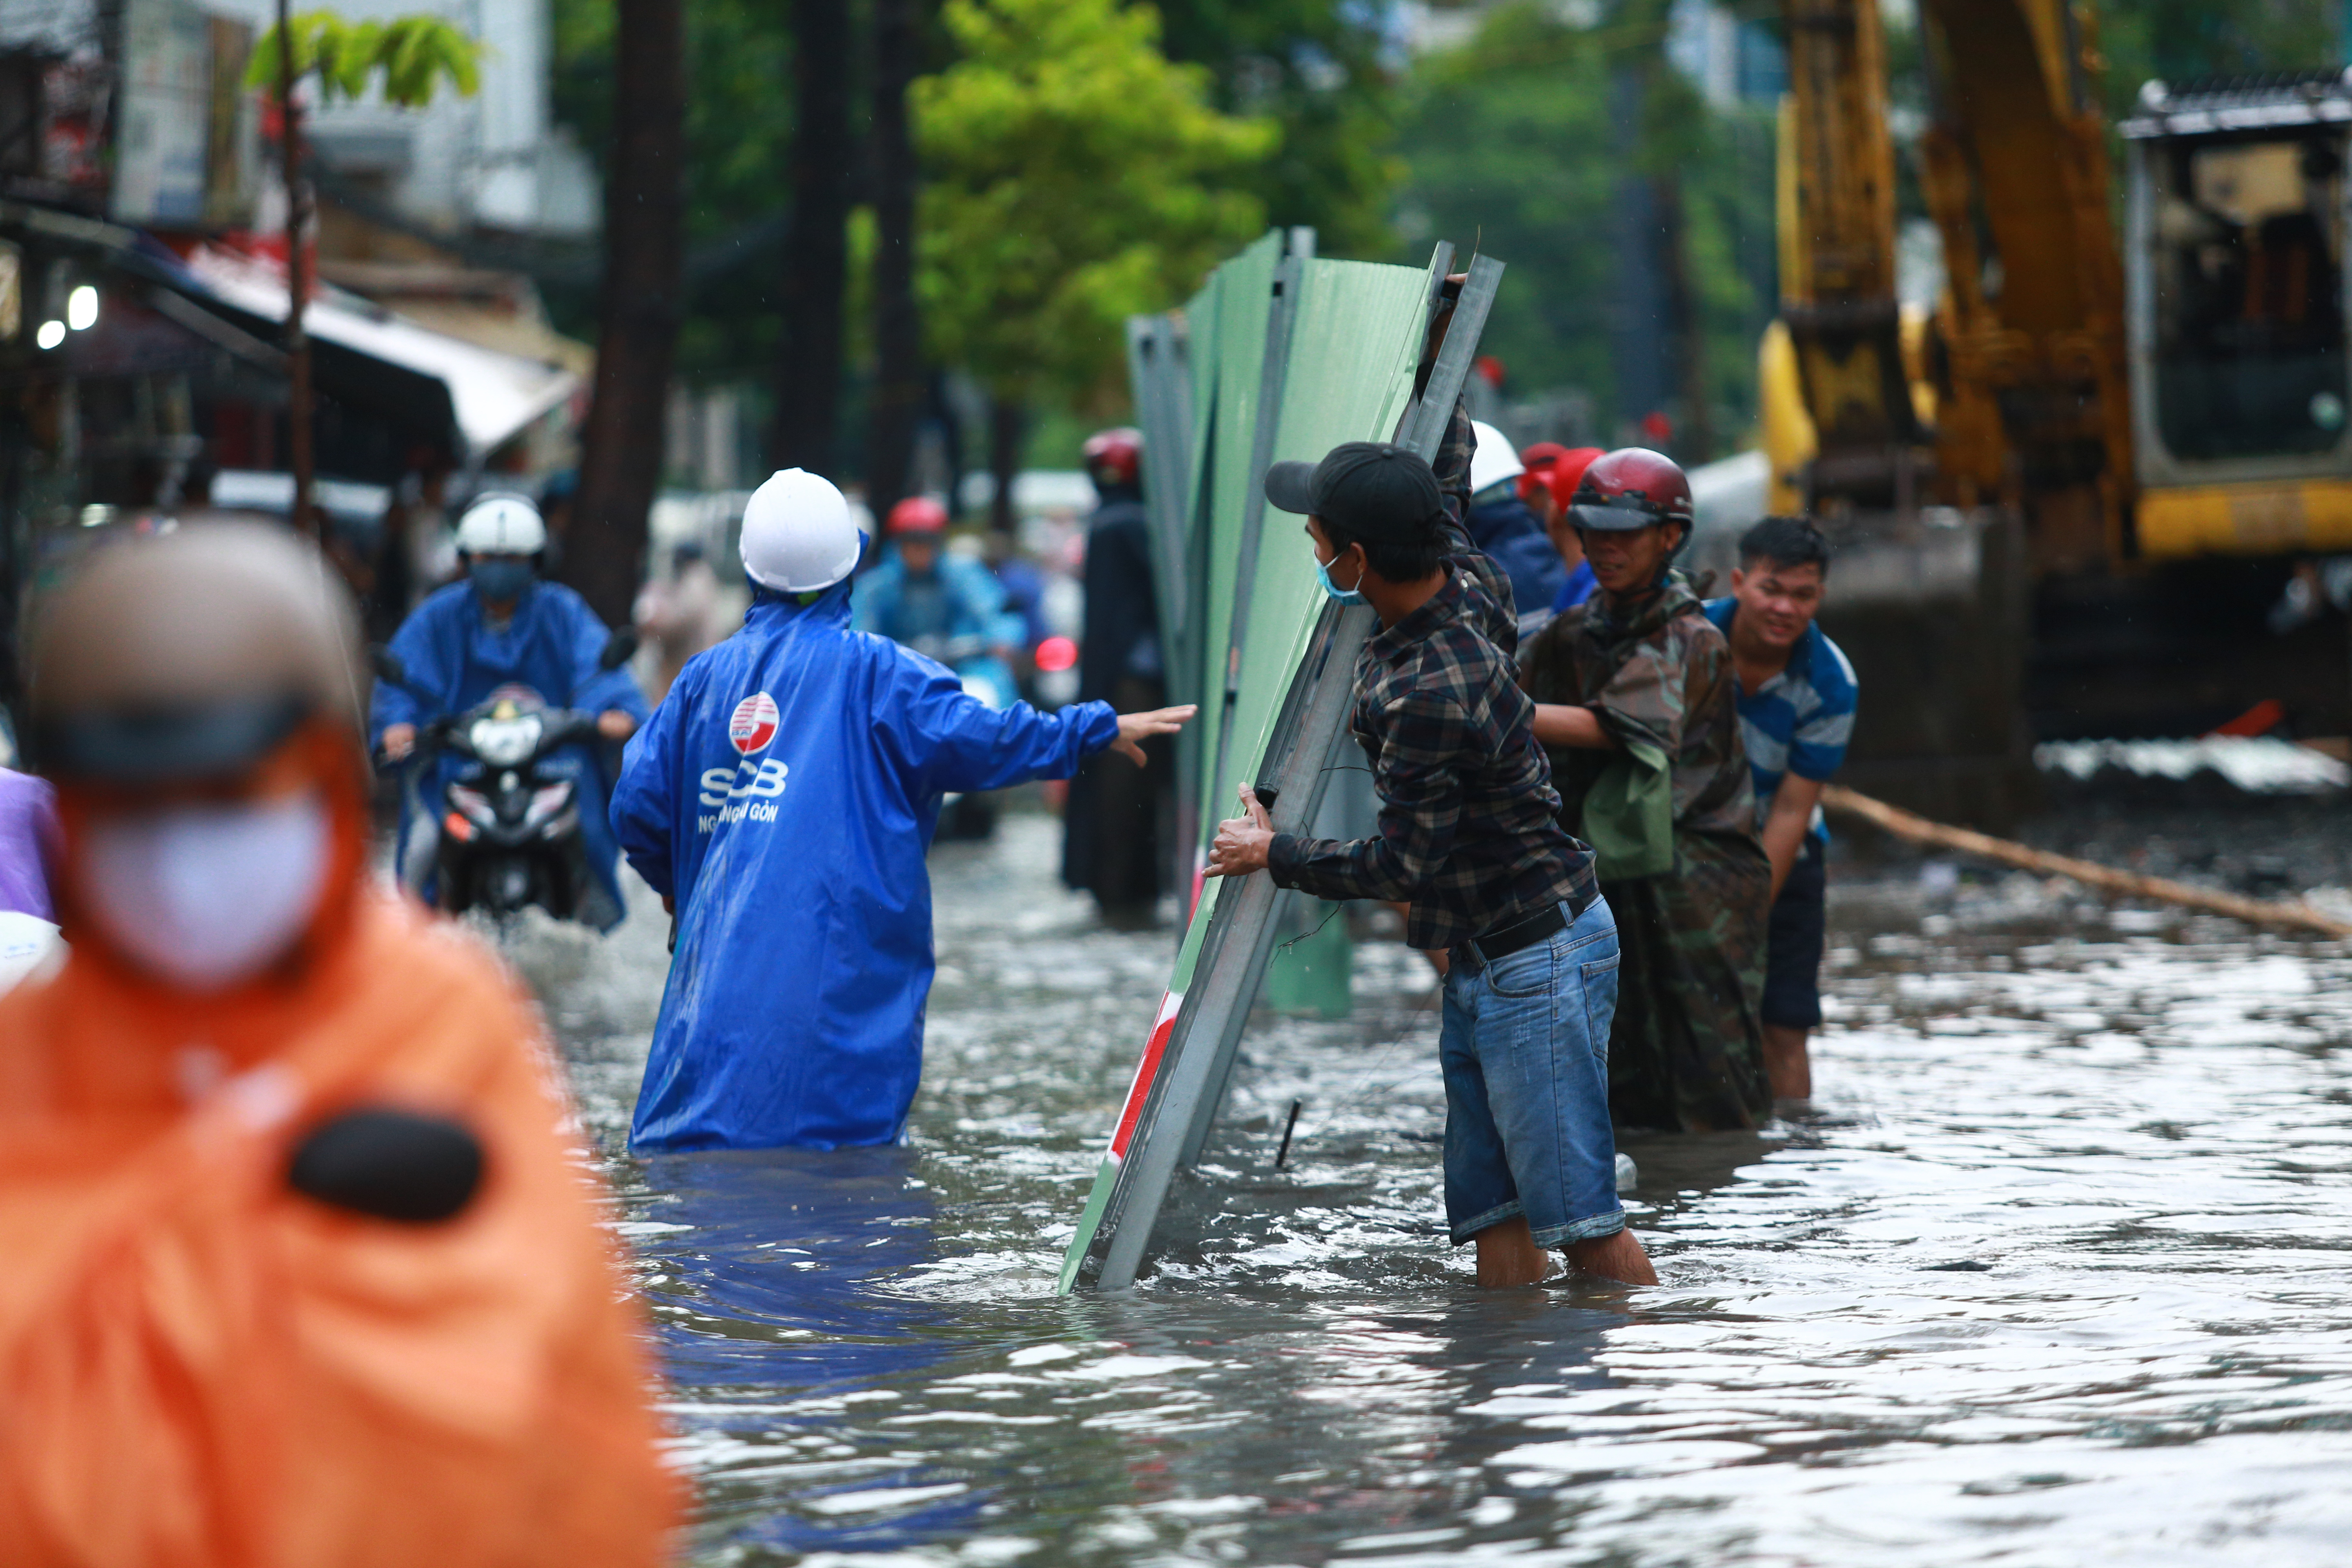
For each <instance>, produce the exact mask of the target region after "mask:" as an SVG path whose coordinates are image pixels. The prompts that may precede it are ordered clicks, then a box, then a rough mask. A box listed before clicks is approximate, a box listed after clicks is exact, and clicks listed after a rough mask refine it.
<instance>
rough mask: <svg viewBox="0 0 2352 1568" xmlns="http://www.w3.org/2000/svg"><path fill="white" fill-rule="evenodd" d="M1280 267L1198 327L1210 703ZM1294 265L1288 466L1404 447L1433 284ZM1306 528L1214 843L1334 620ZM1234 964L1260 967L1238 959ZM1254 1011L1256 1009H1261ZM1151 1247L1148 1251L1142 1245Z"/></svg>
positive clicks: (1210, 782) (1254, 255)
mask: <svg viewBox="0 0 2352 1568" xmlns="http://www.w3.org/2000/svg"><path fill="white" fill-rule="evenodd" d="M1445 254H1450V251H1449V252H1447V253H1445ZM1274 261H1275V254H1274V249H1273V247H1272V246H1270V245H1269V244H1268V243H1267V242H1266V241H1263V240H1262V241H1260V242H1259V245H1258V246H1255V247H1252V250H1251V252H1250V253H1248V254H1246V255H1244V257H1243V258H1238V259H1237V260H1235V261H1234V262H1229V263H1227V264H1226V265H1225V267H1223V268H1220V269H1219V273H1218V278H1217V280H1216V283H1215V285H1214V289H1215V291H1216V295H1217V299H1216V307H1217V321H1216V327H1215V333H1216V336H1215V341H1214V342H1213V344H1211V343H1205V342H1203V341H1202V333H1201V331H1200V330H1199V328H1198V326H1197V325H1196V328H1195V331H1194V335H1193V338H1192V352H1193V359H1192V363H1193V364H1194V366H1195V367H1196V368H1198V369H1201V370H1202V371H1203V372H1206V371H1207V369H1208V367H1209V366H1211V365H1212V364H1213V366H1214V381H1213V394H1212V395H1213V399H1214V402H1213V412H1207V413H1202V412H1200V411H1201V410H1202V409H1204V408H1208V407H1209V406H1211V405H1209V404H1208V403H1207V402H1206V400H1205V399H1202V400H1196V403H1195V409H1196V417H1197V418H1198V419H1199V422H1200V424H1201V425H1202V427H1203V429H1204V433H1205V434H1204V439H1205V442H1206V444H1207V446H1208V448H1209V451H1208V454H1207V461H1206V463H1205V464H1204V470H1205V473H1206V476H1207V500H1208V503H1209V509H1210V510H1209V511H1208V513H1207V518H1208V521H1209V524H1210V526H1209V528H1208V530H1207V545H1208V550H1207V554H1206V558H1205V561H1204V567H1205V572H1204V577H1203V581H1204V583H1205V584H1206V587H1207V590H1208V599H1207V603H1206V605H1204V606H1203V613H1202V617H1201V624H1202V642H1201V644H1200V645H1197V646H1199V647H1201V648H1202V650H1203V651H1204V652H1205V653H1207V654H1208V655H1209V658H1208V660H1206V661H1204V667H1203V668H1202V677H1203V683H1202V691H1203V693H1204V696H1205V695H1212V694H1213V693H1215V692H1216V691H1218V690H1220V689H1222V685H1223V674H1224V671H1223V669H1222V668H1210V666H1211V665H1212V664H1215V663H1221V662H1222V655H1223V650H1224V649H1225V648H1226V647H1227V645H1228V642H1229V639H1230V637H1231V625H1232V605H1233V600H1234V596H1235V594H1234V590H1235V585H1236V584H1237V583H1238V581H1239V574H1240V572H1241V570H1242V569H1243V563H1242V562H1241V561H1240V560H1239V559H1238V556H1239V541H1238V540H1237V538H1236V537H1235V535H1237V533H1238V532H1239V531H1240V523H1241V519H1242V516H1243V512H1244V508H1243V505H1242V504H1241V503H1242V502H1243V501H1244V500H1245V499H1246V494H1247V490H1246V488H1245V487H1247V486H1251V485H1255V483H1256V481H1257V478H1258V476H1257V475H1256V474H1255V473H1254V472H1252V471H1251V468H1250V458H1251V455H1252V453H1251V447H1252V445H1253V444H1254V443H1252V442H1251V441H1250V439H1249V437H1250V436H1251V435H1253V434H1254V431H1255V423H1256V414H1257V407H1256V404H1257V399H1258V395H1259V391H1258V389H1259V388H1260V387H1261V386H1262V385H1263V384H1264V383H1265V375H1264V372H1265V364H1264V351H1263V348H1262V347H1260V348H1259V349H1258V350H1257V352H1256V353H1252V352H1250V348H1249V345H1251V344H1259V345H1262V344H1263V343H1264V342H1265V322H1266V318H1267V314H1268V311H1267V310H1265V306H1266V304H1267V303H1268V302H1269V301H1270V297H1271V289H1272V285H1273V274H1274V267H1273V263H1274ZM1293 265H1294V266H1295V268H1296V269H1297V270H1296V273H1295V276H1296V278H1297V297H1296V299H1295V300H1293V301H1292V303H1293V305H1294V316H1293V320H1292V322H1291V326H1290V331H1289V332H1288V334H1287V339H1288V353H1287V362H1288V363H1287V374H1286V376H1285V377H1284V379H1283V381H1282V383H1281V385H1282V387H1283V391H1282V402H1281V407H1280V409H1279V411H1278V415H1279V417H1278V421H1277V424H1276V438H1275V443H1274V449H1275V452H1276V455H1278V456H1281V457H1297V458H1319V457H1321V456H1322V455H1323V453H1324V452H1326V451H1328V449H1329V448H1330V447H1334V446H1336V445H1338V444H1339V443H1340V442H1342V441H1348V440H1365V439H1385V438H1387V437H1390V436H1391V435H1392V434H1393V433H1394V432H1395V430H1396V428H1397V426H1398V424H1399V422H1400V421H1401V419H1402V416H1403V415H1404V411H1405V408H1406V405H1408V404H1409V403H1410V402H1411V399H1412V375H1413V368H1414V364H1415V362H1416V360H1417V359H1418V357H1419V353H1420V350H1421V344H1422V338H1423V330H1424V328H1425V326H1426V324H1427V309H1428V304H1429V300H1430V298H1431V290H1432V286H1433V281H1434V279H1433V277H1432V275H1431V273H1429V272H1427V271H1420V270H1415V269H1412V268H1400V267H1381V266H1374V265H1370V264H1367V263H1362V262H1339V261H1326V260H1320V259H1301V260H1297V261H1296V262H1294V263H1293ZM1297 527H1298V521H1297V520H1295V519H1293V518H1291V517H1290V516H1289V515H1288V514H1286V513H1274V514H1271V515H1270V517H1269V518H1268V520H1267V526H1266V528H1265V547H1264V548H1263V549H1261V551H1260V552H1258V559H1257V560H1256V561H1255V562H1254V563H1249V564H1250V569H1251V572H1252V578H1251V583H1250V590H1251V595H1250V596H1251V609H1250V614H1249V619H1248V623H1247V626H1245V628H1244V634H1245V635H1244V638H1243V641H1242V647H1241V655H1242V657H1241V668H1240V680H1239V684H1238V689H1237V691H1236V694H1235V700H1234V708H1233V715H1232V726H1233V730H1234V734H1233V736H1232V739H1231V742H1230V743H1229V744H1227V745H1224V746H1223V747H1221V746H1220V745H1219V744H1218V740H1219V737H1217V736H1216V735H1214V734H1211V733H1203V734H1202V735H1201V736H1200V737H1199V739H1198V742H1197V743H1198V744H1199V746H1200V748H1201V749H1200V751H1199V752H1197V753H1196V754H1197V755H1200V756H1202V757H1207V758H1214V757H1216V756H1217V755H1218V754H1219V752H1220V751H1221V750H1223V752H1226V754H1227V759H1228V766H1227V770H1226V771H1228V772H1230V773H1233V774H1234V778H1231V779H1204V780H1203V782H1202V800H1203V803H1204V805H1205V807H1206V809H1204V810H1203V812H1202V816H1203V818H1204V837H1205V833H1206V831H1208V829H1207V828H1206V826H1205V824H1209V823H1213V822H1214V820H1215V819H1216V818H1217V817H1218V816H1221V815H1223V811H1222V809H1221V806H1222V805H1223V804H1226V803H1230V802H1232V801H1233V799H1234V783H1235V782H1236V781H1237V780H1239V779H1250V780H1255V779H1257V778H1258V777H1259V776H1260V775H1259V771H1258V770H1259V769H1260V768H1261V766H1262V765H1263V764H1264V763H1265V755H1266V752H1267V748H1268V745H1269V742H1272V741H1275V740H1276V739H1278V737H1276V736H1274V735H1273V733H1272V731H1273V730H1274V727H1275V724H1276V719H1277V717H1278V715H1279V714H1280V713H1281V711H1282V709H1283V705H1284V700H1285V698H1286V696H1287V695H1288V694H1289V692H1290V689H1291V685H1292V682H1293V680H1294V679H1295V678H1296V677H1297V672H1298V669H1299V666H1300V663H1301V661H1302V658H1303V657H1304V655H1305V654H1306V652H1307V645H1308V642H1309V640H1310V638H1311V637H1313V636H1314V635H1315V632H1316V628H1317V626H1318V620H1319V618H1320V616H1321V614H1322V611H1323V607H1324V604H1325V600H1324V598H1323V595H1322V590H1321V588H1320V586H1319V585H1318V582H1317V578H1316V573H1315V558H1314V553H1313V552H1312V550H1311V549H1309V548H1308V546H1307V542H1306V540H1305V539H1304V538H1303V537H1302V536H1301V535H1300V534H1299V533H1298V532H1297ZM1333 673H1334V674H1335V676H1336V678H1337V679H1341V680H1345V679H1347V672H1346V671H1345V670H1339V671H1335V672H1333ZM1212 707H1213V703H1212V702H1204V703H1203V708H1202V718H1203V719H1204V720H1212V712H1211V710H1212ZM1212 721H1213V720H1212ZM1309 771H1310V772H1311V769H1310V770H1309ZM1284 804H1285V806H1286V807H1290V810H1289V811H1286V813H1285V815H1290V814H1291V813H1292V812H1295V811H1296V810H1297V809H1300V807H1298V806H1293V805H1292V803H1290V802H1288V801H1286V802H1285V803H1284ZM1302 805H1303V803H1302ZM1301 826H1303V823H1302V824H1301ZM1227 897H1228V884H1227V883H1226V882H1224V881H1223V880H1222V879H1220V880H1214V881H1211V882H1209V883H1207V884H1206V885H1205V887H1204V888H1203V889H1202V896H1201V898H1200V900H1199V902H1198V903H1197V904H1196V905H1195V907H1194V908H1193V910H1192V920H1191V922H1190V924H1189V925H1188V927H1187V928H1186V931H1185V933H1184V942H1183V945H1182V947H1181V949H1180V950H1179V952H1178V955H1177V962H1176V967H1175V972H1174V973H1173V974H1172V975H1171V984H1170V987H1169V994H1168V997H1167V999H1166V1000H1165V1002H1164V1003H1163V1004H1162V1006H1161V1010H1160V1016H1159V1018H1158V1019H1157V1020H1156V1021H1155V1024H1154V1026H1153V1029H1152V1032H1151V1036H1150V1040H1149V1042H1148V1043H1147V1045H1146V1047H1145V1052H1144V1058H1143V1061H1142V1062H1141V1064H1140V1065H1139V1068H1138V1069H1137V1073H1136V1079H1135V1082H1134V1084H1133V1086H1132V1088H1131V1089H1130V1091H1129V1097H1128V1103H1127V1105H1126V1107H1125V1109H1124V1110H1122V1113H1121V1117H1120V1121H1119V1125H1118V1128H1117V1129H1116V1130H1115V1131H1114V1133H1113V1136H1112V1144H1111V1149H1110V1151H1109V1152H1108V1154H1107V1156H1106V1158H1105V1159H1104V1161H1103V1162H1102V1165H1101V1167H1100V1169H1099V1170H1098V1171H1097V1175H1096V1180H1095V1184H1094V1186H1093V1189H1092V1190H1091V1191H1090V1192H1089V1194H1088V1195H1087V1206H1086V1209H1085V1212H1084V1213H1083V1214H1082V1215H1081V1216H1080V1219H1079V1225H1078V1230H1077V1234H1076V1237H1074V1238H1073V1239H1072V1242H1071V1246H1070V1249H1069V1252H1068V1254H1067V1256H1066V1258H1065V1260H1064V1266H1063V1271H1062V1280H1061V1288H1062V1289H1064V1290H1067V1289H1070V1288H1071V1286H1072V1285H1073V1284H1075V1283H1076V1278H1077V1273H1078V1269H1079V1267H1080V1265H1081V1264H1082V1263H1083V1262H1084V1260H1085V1258H1086V1257H1087V1253H1088V1251H1089V1249H1090V1247H1092V1246H1093V1244H1094V1242H1095V1240H1096V1237H1097V1233H1098V1232H1100V1231H1102V1230H1103V1229H1104V1228H1105V1226H1104V1222H1105V1219H1106V1217H1107V1215H1108V1213H1109V1209H1110V1205H1111V1203H1112V1200H1113V1198H1114V1196H1115V1195H1116V1194H1118V1184H1119V1176H1120V1171H1121V1165H1122V1161H1123V1158H1124V1156H1125V1154H1126V1152H1127V1150H1128V1147H1129V1140H1130V1138H1131V1137H1133V1136H1134V1135H1135V1134H1136V1131H1137V1129H1138V1127H1139V1124H1140V1122H1141V1120H1142V1118H1143V1115H1144V1112H1145V1109H1146V1106H1147V1103H1148V1102H1149V1099H1150V1094H1151V1091H1152V1090H1153V1089H1154V1087H1155V1083H1156V1081H1157V1079H1158V1078H1159V1076H1160V1063H1161V1059H1162V1054H1163V1052H1166V1051H1167V1050H1169V1049H1170V1047H1171V1038H1172V1037H1174V1036H1175V1034H1176V1032H1177V1031H1176V1026H1177V1023H1178V1019H1179V1014H1180V1012H1181V1007H1182V1003H1183V1000H1184V994H1185V993H1186V991H1187V990H1188V989H1189V988H1190V987H1191V986H1192V981H1193V976H1194V972H1195V970H1196V968H1197V966H1198V965H1199V963H1200V960H1201V956H1202V947H1203V944H1204V942H1206V940H1207V937H1208V932H1209V931H1210V928H1211V926H1212V924H1213V922H1214V920H1215V916H1216V913H1217V910H1218V908H1219V907H1220V905H1221V903H1223V901H1224V900H1225V899H1226V898H1227ZM1252 940H1253V941H1255V937H1253V938H1252ZM1342 940H1344V938H1343V939H1342ZM1264 959H1265V949H1264V948H1263V947H1259V948H1256V949H1255V965H1254V966H1253V973H1262V972H1263V964H1264ZM1234 962H1235V963H1243V962H1244V960H1243V959H1242V958H1241V957H1240V956H1239V955H1235V957H1234ZM1242 1005H1243V1007H1244V1011H1245V1010H1246V999H1245V998H1244V999H1242ZM1221 1027H1222V1026H1221ZM1178 1048H1180V1049H1183V1048H1186V1047H1182V1046H1181V1045H1180V1046H1179V1047H1178ZM1191 1049H1192V1059H1194V1060H1195V1061H1196V1063H1197V1066H1196V1068H1195V1069H1194V1071H1193V1072H1192V1075H1191V1076H1192V1078H1195V1079H1205V1078H1207V1077H1213V1078H1214V1079H1215V1082H1214V1083H1213V1084H1209V1083H1206V1082H1205V1081H1202V1082H1194V1083H1192V1087H1191V1089H1190V1090H1189V1092H1190V1094H1191V1095H1192V1098H1193V1100H1196V1101H1197V1100H1198V1099H1199V1097H1200V1095H1201V1093H1202V1090H1203V1089H1206V1090H1207V1091H1208V1092H1209V1093H1210V1095H1211V1096H1212V1097H1213V1098H1221V1097H1222V1094H1223V1064H1222V1063H1221V1062H1218V1063H1214V1064H1213V1061H1212V1059H1213V1058H1219V1057H1221V1056H1226V1055H1229V1054H1230V1053H1229V1052H1227V1051H1224V1050H1223V1047H1222V1045H1221V1044H1220V1042H1219V1041H1216V1040H1203V1041H1202V1042H1199V1044H1198V1045H1197V1047H1191ZM1196 1110H1198V1106H1197V1105H1196V1104H1187V1105H1186V1106H1185V1107H1184V1108H1183V1110H1182V1113H1181V1116H1180V1117H1179V1118H1178V1121H1179V1122H1180V1123H1181V1124H1180V1125H1174V1126H1171V1127H1168V1128H1166V1129H1163V1130H1161V1132H1162V1136H1163V1138H1164V1140H1165V1142H1167V1144H1168V1145H1169V1148H1168V1149H1167V1150H1164V1151H1163V1156H1164V1157H1165V1158H1172V1157H1173V1152H1174V1150H1175V1148H1176V1147H1178V1146H1181V1143H1182V1142H1184V1141H1185V1140H1186V1139H1187V1137H1188V1135H1189V1134H1190V1132H1191V1131H1192V1127H1191V1122H1192V1119H1193V1118H1194V1115H1195V1112H1196ZM1165 1158H1163V1159H1162V1161H1161V1163H1165ZM1164 1175H1165V1173H1164V1172H1162V1173H1159V1175H1158V1177H1157V1178H1156V1179H1160V1180H1163V1181H1164ZM1158 1202H1159V1199H1158V1195H1157V1194H1153V1195H1152V1196H1151V1197H1150V1200H1149V1203H1150V1209H1151V1210H1152V1213H1151V1214H1150V1215H1142V1216H1139V1218H1140V1221H1141V1226H1142V1229H1143V1230H1144V1231H1145V1232H1146V1233H1148V1230H1149V1227H1150V1223H1151V1220H1152V1218H1153V1217H1155V1216H1156V1214H1157V1209H1158ZM1136 1239H1137V1240H1138V1242H1139V1239H1140V1238H1136Z"/></svg>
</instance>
